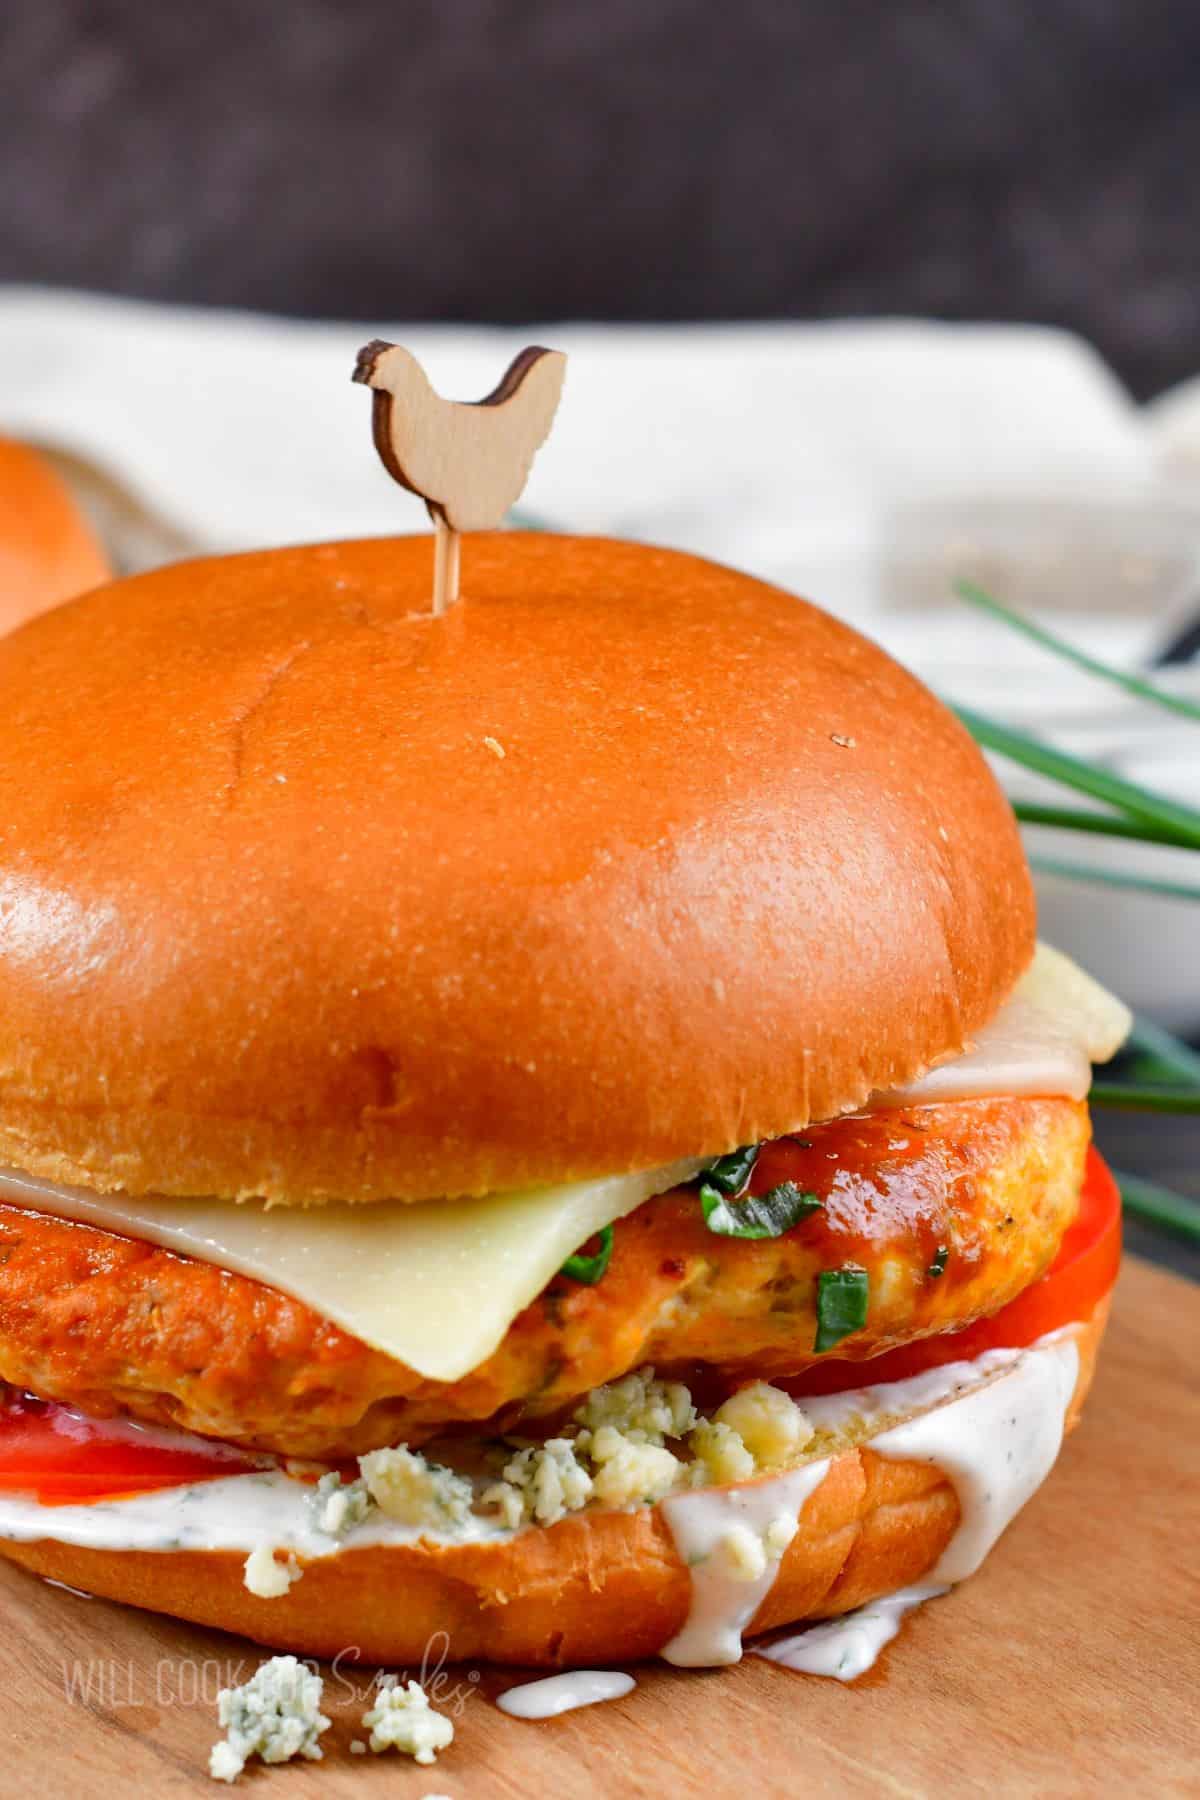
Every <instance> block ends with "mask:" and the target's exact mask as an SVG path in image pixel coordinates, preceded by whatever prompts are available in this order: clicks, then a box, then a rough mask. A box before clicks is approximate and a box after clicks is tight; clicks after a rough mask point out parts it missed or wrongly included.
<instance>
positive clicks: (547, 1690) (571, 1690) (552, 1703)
mask: <svg viewBox="0 0 1200 1800" xmlns="http://www.w3.org/2000/svg"><path fill="white" fill-rule="evenodd" d="M636 1686H637V1682H636V1681H635V1680H634V1679H633V1676H632V1675H625V1674H621V1673H619V1672H618V1671H617V1670H615V1669H572V1670H569V1671H568V1672H567V1673H566V1674H565V1675H548V1676H547V1677H546V1679H545V1680H544V1681H527V1682H525V1683H524V1685H523V1686H521V1687H512V1688H508V1689H506V1691H505V1692H504V1693H503V1694H501V1695H500V1698H499V1699H498V1700H497V1702H496V1705H497V1706H498V1707H499V1708H500V1711H501V1712H506V1713H511V1714H512V1716H513V1718H514V1719H557V1717H558V1715H559V1713H565V1712H574V1710H575V1708H576V1707H577V1706H596V1705H598V1704H599V1702H600V1701H601V1700H619V1699H621V1697H622V1695H624V1694H630V1693H632V1692H633V1690H634V1688H635V1687H636Z"/></svg>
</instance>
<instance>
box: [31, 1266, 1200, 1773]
mask: <svg viewBox="0 0 1200 1800" xmlns="http://www.w3.org/2000/svg"><path fill="white" fill-rule="evenodd" d="M1198 1568H1200V1289H1197V1288H1196V1287H1194V1286H1190V1285H1189V1284H1187V1283H1185V1282H1183V1281H1181V1280H1179V1279H1178V1278H1177V1277H1175V1276H1171V1275H1166V1274H1163V1273H1161V1272H1160V1271H1157V1270H1154V1269H1151V1268H1150V1267H1149V1266H1147V1265H1146V1264H1144V1263H1138V1262H1130V1263H1128V1264H1127V1266H1126V1269H1125V1272H1124V1274H1123V1276H1122V1279H1121V1283H1120V1287H1119V1290H1118V1295H1117V1302H1116V1306H1115V1309H1114V1315H1113V1322H1112V1325H1111V1328H1110V1331H1109V1336H1108V1342H1107V1344H1106V1346H1105V1351H1104V1354H1103V1356H1102V1358H1101V1364H1100V1372H1099V1375H1098V1377H1097V1381H1096V1387H1095V1391H1094V1393H1093V1396H1092V1399H1091V1402H1090V1404H1089V1407H1088V1410H1087V1412H1086V1414H1085V1417H1084V1421H1083V1423H1082V1425H1081V1426H1080V1428H1079V1430H1078V1431H1077V1432H1076V1433H1075V1435H1074V1437H1073V1438H1072V1439H1071V1441H1070V1443H1069V1444H1068V1445H1067V1447H1066V1449H1065V1450H1064V1452H1063V1455H1062V1459H1061V1461H1060V1463H1059V1466H1058V1468H1057V1470H1056V1471H1055V1473H1054V1475H1053V1476H1052V1477H1051V1479H1050V1481H1049V1482H1048V1483H1047V1485H1046V1487H1045V1488H1043V1490H1042V1491H1041V1493H1040V1494H1038V1495H1037V1496H1036V1497H1035V1499H1034V1500H1033V1501H1032V1502H1031V1503H1030V1505H1029V1507H1028V1508H1027V1509H1026V1511H1025V1512H1024V1513H1023V1514H1022V1515H1021V1517H1020V1518H1019V1519H1018V1521H1017V1522H1016V1524H1015V1525H1014V1526H1013V1528H1012V1530H1011V1531H1010V1532H1009V1534H1008V1536H1007V1537H1006V1538H1005V1539H1004V1540H1003V1542H1002V1543H1001V1544H1000V1545H999V1547H998V1548H997V1550H996V1552H995V1553H994V1555H993V1556H992V1558H991V1560H990V1561H989V1562H988V1563H987V1565H986V1566H985V1568H984V1570H983V1571H982V1572H981V1573H980V1574H979V1575H978V1576H976V1577H975V1578H974V1579H973V1580H972V1581H970V1582H968V1583H967V1584H966V1585H965V1586H964V1587H962V1588H961V1589H959V1590H958V1592H957V1593H954V1594H952V1595H950V1596H949V1597H948V1598H947V1599H945V1600H941V1601H937V1602H934V1603H933V1604H931V1605H929V1606H927V1607H926V1608H924V1610H923V1611H921V1612H920V1613H918V1614H916V1615H914V1616H913V1617H912V1618H911V1620H910V1622H909V1623H908V1624H907V1625H906V1627H905V1629H904V1631H903V1633H902V1635H901V1637H900V1638H899V1640H898V1641H897V1642H896V1643H895V1644H894V1645H893V1646H892V1648H891V1650H890V1651H889V1652H888V1653H887V1655H886V1657H885V1659H884V1662H883V1664H882V1665H881V1667H880V1668H879V1669H877V1670H875V1671H873V1672H872V1673H871V1674H870V1675H868V1676H867V1677H865V1678H864V1679H863V1681H861V1682H860V1683H858V1684H856V1685H855V1686H853V1687H843V1686H841V1685H839V1684H838V1683H837V1682H833V1681H822V1680H815V1679H813V1678H810V1677H805V1676H799V1675H794V1674H791V1673H789V1672H788V1671H787V1670H785V1669H779V1668H775V1667H773V1666H771V1665H769V1664H767V1663H764V1662H762V1661H761V1660H759V1659H758V1658H755V1657H748V1658H747V1659H746V1660H745V1661H744V1662H743V1663H742V1664H741V1665H740V1666H739V1667H737V1668H735V1669H725V1670H715V1671H712V1672H703V1673H680V1672H676V1671H673V1670H670V1669H667V1668H665V1667H653V1668H646V1669H644V1670H639V1671H637V1675H638V1687H637V1690H636V1691H635V1692H634V1693H633V1694H631V1695H629V1697H628V1698H627V1699H624V1700H619V1701H615V1702H611V1703H609V1704H607V1705H605V1706H600V1707H595V1708H592V1709H590V1710H587V1711H581V1712H576V1713H573V1714H570V1715H568V1716H566V1717H564V1718H561V1719H556V1720H551V1721H548V1722H544V1723H539V1724H529V1723H523V1722H520V1721H518V1720H514V1719H509V1718H506V1717H505V1716H504V1714H502V1713H500V1712H498V1711H497V1710H496V1708H495V1707H494V1706H493V1705H492V1704H491V1697H492V1696H494V1695H495V1694H496V1693H497V1692H499V1691H500V1690H501V1689H502V1688H503V1687H505V1686H507V1685H510V1684H511V1682H512V1680H513V1677H512V1675H511V1674H508V1675H496V1674H493V1673H492V1672H490V1671H484V1672H480V1671H478V1670H457V1669H456V1670H448V1671H445V1672H443V1674H442V1675H441V1676H440V1677H439V1678H438V1681H439V1682H440V1687H441V1694H440V1699H441V1704H442V1707H443V1710H446V1711H449V1712H451V1713H452V1714H456V1715H457V1716H456V1721H455V1722H456V1732H457V1736H456V1738H455V1742H454V1743H453V1745H452V1746H451V1748H450V1749H449V1750H448V1751H447V1752H445V1753H444V1754H443V1756H442V1758H441V1759H440V1760H439V1762H438V1764H437V1765H436V1767H435V1768H432V1769H424V1768H418V1767H417V1766H416V1765H415V1764H413V1763H412V1762H411V1761H409V1759H408V1758H400V1757H397V1756H396V1755H395V1753H389V1754H388V1755H386V1756H380V1757H373V1756H372V1757H364V1756H352V1755H351V1754H350V1753H349V1749H348V1746H349V1743H350V1740H351V1738H353V1737H355V1736H357V1735H359V1734H358V1717H359V1715H360V1714H361V1712H362V1710H363V1708H364V1706H365V1705H366V1704H368V1702H367V1701H366V1700H364V1699H357V1700H356V1698H355V1697H354V1695H353V1694H352V1693H351V1692H350V1688H351V1684H356V1685H357V1686H359V1687H360V1688H362V1689H364V1690H365V1687H366V1684H367V1681H368V1679H369V1677H368V1676H367V1675H365V1674H362V1673H361V1672H355V1671H347V1672H346V1673H345V1674H344V1675H342V1676H341V1677H339V1676H338V1675H337V1674H334V1675H332V1676H330V1677H329V1678H328V1680H327V1685H326V1711H327V1712H330V1713H331V1714H332V1716H333V1718H334V1726H333V1729H332V1730H331V1731H329V1732H327V1733H326V1734H325V1738H324V1744H325V1750H326V1754H325V1760H324V1761H323V1762H321V1763H313V1764H290V1765H288V1766H286V1767H282V1768H274V1769H269V1770H268V1769H265V1768H263V1767H262V1766H261V1765H259V1764H251V1765H250V1767H249V1768H248V1769H247V1772H246V1774H245V1775H244V1776H243V1777H242V1779H241V1783H240V1784H239V1785H240V1787H241V1789H243V1790H245V1791H247V1792H253V1793H258V1794H262V1795H264V1796H265V1795H267V1794H268V1792H270V1793H278V1794H279V1795H281V1796H284V1797H287V1796H295V1800H305V1797H306V1796H307V1797H308V1800H318V1796H319V1797H320V1800H326V1797H327V1796H329V1797H332V1800H349V1797H350V1796H352V1795H353V1796H358V1797H364V1796H365V1797H368V1800H369V1796H370V1795H372V1794H381V1793H382V1792H384V1791H386V1792H387V1793H388V1794H389V1795H391V1796H394V1797H396V1800H404V1797H405V1796H411V1800H421V1796H426V1795H430V1794H437V1795H449V1796H452V1797H453V1800H492V1797H493V1796H499V1797H504V1796H511V1797H512V1800H531V1797H535V1796H537V1797H540V1796H542V1795H545V1796H554V1797H556V1800H557V1797H562V1800H588V1797H590V1796H596V1797H597V1800H600V1797H601V1796H603V1800H618V1797H620V1800H623V1797H624V1796H627V1795H628V1796H635V1795H644V1796H647V1800H674V1797H675V1796H703V1800H720V1797H723V1796H726V1795H728V1796H730V1797H731V1800H732V1797H733V1796H737V1797H738V1800H747V1797H757V1796H764V1795H780V1796H782V1795H794V1796H798V1797H800V1796H803V1797H804V1800H808V1797H809V1796H836V1797H837V1800H843V1797H845V1800H859V1797H860V1796H861V1797H862V1800H868V1797H870V1800H875V1797H876V1796H906V1795H907V1796H912V1795H919V1796H926V1795H929V1796H938V1797H939V1800H941V1797H943V1796H954V1795H960V1794H961V1795H974V1794H979V1795H986V1796H988V1797H989V1800H997V1797H1000V1796H1009V1795H1014V1796H1016V1795H1030V1796H1032V1795H1037V1796H1039V1797H1043V1796H1045V1797H1049V1796H1053V1797H1054V1800H1070V1797H1072V1796H1088V1797H1089V1800H1091V1797H1092V1796H1096V1795H1110V1794H1111V1795H1122V1796H1124V1795H1155V1796H1165V1795H1200V1584H1198V1579H1197V1570H1198ZM0 1604H2V1606H3V1609H4V1630H3V1633H2V1634H0V1640H2V1641H0V1683H2V1686H0V1692H2V1693H3V1695H4V1698H5V1705H4V1707H3V1710H2V1713H0V1746H2V1748H0V1794H3V1795H5V1796H14V1795H20V1796H24V1795H36V1796H39V1797H44V1800H60V1797H62V1800H87V1797H89V1796H93V1795H95V1796H103V1797H105V1800H107V1797H108V1796H124V1795H135V1796H157V1795H160V1794H162V1795H179V1796H190V1795H207V1796H208V1797H209V1800H212V1797H213V1796H214V1795H216V1794H218V1793H220V1792H222V1791H224V1790H222V1789H221V1788H220V1787H218V1786H217V1785H216V1784H215V1783H213V1782H211V1781H210V1780H209V1779H208V1777H207V1775H206V1774H205V1772H204V1771H205V1768H206V1764H207V1756H208V1749H209V1746H210V1744H211V1743H212V1742H213V1740H214V1738H215V1737H216V1736H217V1735H218V1733H217V1731H216V1727H215V1712H214V1706H213V1698H214V1695H215V1692H216V1689H217V1688H218V1687H220V1686H221V1685H223V1684H224V1683H225V1682H226V1681H228V1680H229V1679H231V1678H232V1679H233V1680H245V1679H246V1678H247V1677H248V1676H249V1674H250V1673H251V1672H252V1671H253V1669H254V1667H255V1665H256V1664H257V1662H258V1660H259V1658H260V1656H261V1654H262V1653H261V1652H259V1651H257V1650H255V1648H254V1647H253V1646H250V1645H246V1644H243V1643H242V1642H240V1641H239V1640H237V1639H234V1638H229V1637H225V1636H223V1635H222V1634H220V1633H218V1632H207V1631H199V1630H193V1629H192V1628H190V1627H188V1626H184V1625H178V1624H175V1623H173V1622H171V1621H168V1620H163V1619H156V1618H154V1617H152V1616H151V1615H149V1614H144V1613H138V1612H134V1611H132V1610H131V1609H128V1608H125V1607H120V1606H114V1605H110V1604H108V1603H107V1602H105V1601H101V1600H87V1599H83V1598H78V1597H76V1596H75V1595H73V1594H71V1593H68V1592H65V1591H62V1590H57V1589H55V1588H53V1587H50V1586H48V1585H46V1584H45V1583H42V1582H39V1581H38V1580H37V1579H36V1578H35V1577H33V1576H30V1575H26V1574H25V1573H24V1572H23V1571H21V1570H18V1569H15V1568H12V1567H10V1566H9V1565H7V1564H3V1565H0ZM435 1685H437V1683H435Z"/></svg>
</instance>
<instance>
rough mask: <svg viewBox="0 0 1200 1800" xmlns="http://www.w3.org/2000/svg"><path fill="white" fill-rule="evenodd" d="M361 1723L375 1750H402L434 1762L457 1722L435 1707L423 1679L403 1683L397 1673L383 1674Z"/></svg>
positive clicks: (450, 1736)
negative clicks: (368, 1734) (401, 1683)
mask: <svg viewBox="0 0 1200 1800" xmlns="http://www.w3.org/2000/svg"><path fill="white" fill-rule="evenodd" d="M362 1723H363V1730H364V1731H369V1732H370V1734H371V1735H370V1737H369V1738H368V1740H367V1742H368V1743H369V1744H370V1746H371V1749H372V1750H374V1751H375V1752H376V1753H378V1752H379V1751H381V1750H399V1751H400V1752H401V1753H402V1754H403V1755H405V1756H411V1757H412V1758H413V1760H414V1761H415V1762H419V1763H431V1762H435V1761H436V1760H437V1753H438V1751H439V1750H444V1749H445V1748H446V1745H447V1744H449V1743H452V1742H453V1740H454V1726H453V1725H452V1724H451V1723H450V1720H449V1719H448V1718H446V1716H445V1714H444V1713H439V1712H435V1711H434V1710H433V1708H432V1706H430V1704H429V1696H428V1694H427V1693H426V1692H425V1690H424V1688H423V1687H422V1686H421V1684H420V1682H419V1681H406V1682H405V1683H404V1686H403V1687H401V1686H400V1685H399V1683H398V1682H397V1680H396V1677H395V1676H394V1675H385V1676H384V1678H383V1681H382V1682H381V1684H380V1687H379V1691H378V1693H377V1694H376V1696H375V1704H374V1706H372V1707H371V1708H370V1709H369V1711H367V1712H365V1713H364V1714H363V1717H362Z"/></svg>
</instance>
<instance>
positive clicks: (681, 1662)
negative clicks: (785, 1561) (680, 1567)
mask: <svg viewBox="0 0 1200 1800" xmlns="http://www.w3.org/2000/svg"><path fill="white" fill-rule="evenodd" d="M828 1469H829V1463H828V1461H822V1462H814V1463H808V1464H806V1465H805V1467H804V1468H802V1469H789V1470H788V1471H787V1473H786V1474H784V1475H775V1476H772V1477H771V1478H770V1479H768V1480H766V1481H758V1482H755V1483H754V1484H753V1485H752V1486H748V1487H742V1488H701V1489H699V1490H698V1491H696V1492H694V1493H690V1494H674V1495H668V1497H667V1498H666V1499H665V1500H664V1501H663V1502H662V1509H663V1516H664V1518H665V1519H666V1521H667V1524H668V1526H669V1527H670V1531H671V1536H672V1537H673V1538H674V1540H675V1548H676V1549H677V1550H678V1552H679V1554H680V1556H681V1557H682V1558H683V1561H684V1562H685V1563H686V1564H687V1566H688V1569H689V1571H690V1573H691V1578H692V1603H691V1609H690V1611H689V1612H688V1616H687V1619H686V1620H685V1622H684V1625H683V1628H682V1630H681V1631H678V1632H677V1633H676V1635H675V1636H674V1637H673V1638H672V1639H671V1641H670V1643H669V1644H666V1645H665V1646H664V1647H663V1649H662V1651H661V1655H662V1656H663V1658H664V1659H665V1660H666V1661H667V1662H669V1663H675V1664H676V1665H677V1666H678V1667H679V1668H683V1669H708V1668H714V1667H716V1666H717V1665H718V1664H722V1663H735V1662H740V1661H741V1657H742V1632H743V1631H744V1630H745V1628H746V1626H747V1625H748V1624H749V1623H750V1621H751V1619H752V1618H753V1617H754V1615H755V1613H756V1612H757V1611H758V1609H759V1606H760V1605H761V1603H762V1601H763V1600H764V1599H765V1598H766V1596H767V1595H768V1594H769V1593H770V1591H771V1588H772V1587H773V1586H774V1583H775V1576H776V1574H777V1573H778V1571H779V1564H780V1561H781V1559H782V1554H783V1552H782V1549H778V1548H777V1549H772V1548H770V1547H769V1546H768V1545H767V1544H766V1542H765V1541H764V1534H765V1533H766V1532H767V1530H768V1527H770V1526H772V1525H774V1524H775V1522H776V1521H777V1520H779V1519H786V1520H788V1521H791V1522H794V1521H795V1520H796V1519H797V1517H798V1516H799V1513H800V1509H801V1507H802V1506H803V1505H804V1502H805V1501H806V1500H807V1499H808V1496H809V1495H810V1494H811V1493H812V1492H813V1490H814V1489H815V1488H818V1487H820V1485H821V1483H822V1482H823V1481H824V1479H825V1476H826V1473H827V1471H828ZM739 1529H740V1530H741V1531H745V1530H746V1529H748V1530H749V1531H750V1532H751V1533H753V1534H754V1537H755V1538H756V1539H757V1540H758V1541H759V1542H760V1543H762V1545H763V1555H764V1557H765V1564H764V1567H763V1570H762V1573H761V1574H759V1575H757V1576H754V1577H752V1578H749V1579H748V1578H747V1577H746V1575H745V1574H744V1573H741V1572H739V1571H738V1570H737V1568H736V1567H735V1566H734V1564H733V1563H732V1561H731V1558H730V1556H729V1554H728V1551H727V1544H726V1540H727V1539H728V1538H729V1537H730V1534H731V1533H734V1532H738V1531H739Z"/></svg>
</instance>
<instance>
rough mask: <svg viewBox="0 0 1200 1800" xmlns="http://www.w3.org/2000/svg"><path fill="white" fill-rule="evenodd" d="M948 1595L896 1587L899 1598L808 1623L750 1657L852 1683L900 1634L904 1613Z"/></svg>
mask: <svg viewBox="0 0 1200 1800" xmlns="http://www.w3.org/2000/svg"><path fill="white" fill-rule="evenodd" d="M949 1592H950V1590H949V1588H947V1587H938V1586H936V1585H934V1584H933V1583H927V1584H925V1585H923V1586H920V1587H910V1588H901V1589H900V1592H899V1593H898V1594H885V1595H884V1597H883V1599H882V1600H872V1602H871V1604H870V1605H869V1606H860V1607H859V1609H858V1611H857V1612H852V1613H846V1614H845V1615H844V1616H843V1617H842V1618H840V1619H826V1620H825V1622H824V1623H823V1624H821V1625H810V1626H809V1628H808V1630H807V1631H798V1632H796V1633H795V1634H794V1636H792V1637H785V1638H780V1639H779V1640H778V1641H777V1642H776V1643H774V1644H769V1645H767V1646H766V1648H764V1649H759V1648H757V1646H756V1647H755V1650H754V1655H755V1656H763V1657H765V1658H766V1659H767V1661H768V1662H774V1663H782V1664H783V1666H784V1668H785V1669H797V1670H799V1671H800V1672H801V1673H802V1674H804V1675H830V1676H832V1677H833V1679H834V1680H835V1681H855V1680H857V1678H858V1677H859V1676H860V1675H865V1674H866V1672H867V1670H868V1669H870V1668H873V1667H874V1666H875V1662H876V1660H877V1658H878V1656H879V1653H880V1651H881V1650H882V1649H883V1648H884V1646H885V1645H886V1644H890V1643H891V1641H892V1639H893V1638H894V1637H895V1636H896V1633H897V1632H898V1631H899V1629H900V1621H901V1619H902V1618H903V1617H904V1615H905V1613H906V1612H911V1611H912V1609H913V1607H914V1606H923V1605H924V1603H925V1601H926V1600H936V1599H937V1598H938V1596H939V1595H941V1594H948V1593H949Z"/></svg>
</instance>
